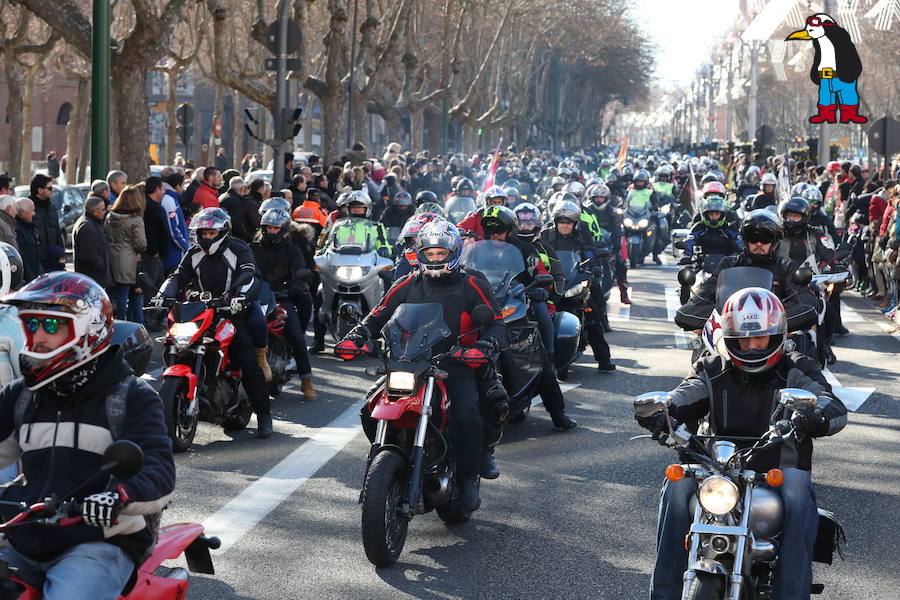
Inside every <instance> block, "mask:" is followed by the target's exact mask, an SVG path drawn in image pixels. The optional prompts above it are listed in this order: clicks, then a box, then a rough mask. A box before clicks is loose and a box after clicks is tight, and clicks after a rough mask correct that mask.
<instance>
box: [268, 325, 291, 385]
mask: <svg viewBox="0 0 900 600" xmlns="http://www.w3.org/2000/svg"><path fill="white" fill-rule="evenodd" d="M266 360H267V361H268V362H269V368H271V369H272V381H270V382H269V383H268V384H266V387H267V388H268V392H269V395H270V396H272V397H275V396H277V395H278V394H280V393H281V388H283V387H284V384H285V383H287V379H288V378H287V364H288V363H289V362H290V360H291V356H290V353H289V352H288V348H287V344H286V343H285V340H284V339H283V338H278V337H275V336H271V337H270V338H269V350H268V352H267V353H266Z"/></svg>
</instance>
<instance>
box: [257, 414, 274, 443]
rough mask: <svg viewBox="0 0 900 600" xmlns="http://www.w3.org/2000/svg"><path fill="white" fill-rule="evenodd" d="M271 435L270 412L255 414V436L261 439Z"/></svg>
mask: <svg viewBox="0 0 900 600" xmlns="http://www.w3.org/2000/svg"><path fill="white" fill-rule="evenodd" d="M270 435H272V413H270V412H266V413H261V414H257V415H256V437H258V438H259V439H261V440H264V439H266V438H267V437H269V436H270Z"/></svg>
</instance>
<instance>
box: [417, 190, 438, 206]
mask: <svg viewBox="0 0 900 600" xmlns="http://www.w3.org/2000/svg"><path fill="white" fill-rule="evenodd" d="M426 202H434V203H435V204H437V203H438V197H437V195H436V194H435V193H434V192H432V191H431V190H422V191H421V192H419V193H418V194H416V206H422V205H423V204H425V203H426Z"/></svg>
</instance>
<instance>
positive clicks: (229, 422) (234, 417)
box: [222, 399, 253, 432]
mask: <svg viewBox="0 0 900 600" xmlns="http://www.w3.org/2000/svg"><path fill="white" fill-rule="evenodd" d="M252 416H253V409H252V408H250V402H249V401H248V400H247V399H242V400H241V403H240V405H239V406H238V407H237V408H236V409H235V411H234V412H233V413H232V414H230V415H228V416H227V417H223V418H222V429H224V430H225V431H228V432H233V431H243V430H244V429H246V428H247V424H248V423H250V417H252Z"/></svg>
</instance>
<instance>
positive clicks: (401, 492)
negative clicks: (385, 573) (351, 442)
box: [362, 450, 409, 567]
mask: <svg viewBox="0 0 900 600" xmlns="http://www.w3.org/2000/svg"><path fill="white" fill-rule="evenodd" d="M408 472H409V463H408V462H407V460H406V458H405V457H403V456H401V455H400V453H399V452H396V451H394V450H384V451H382V452H379V453H378V454H377V455H376V456H375V458H374V459H373V460H372V464H371V466H370V467H369V472H368V474H366V481H365V484H364V485H363V502H362V542H363V549H365V551H366V558H368V559H369V562H371V563H372V564H373V565H375V566H376V567H389V566H391V565H393V564H394V563H395V562H397V559H398V558H400V553H401V552H402V551H403V545H404V544H405V543H406V534H407V530H408V528H409V519H408V518H406V517H405V516H404V515H402V514H401V513H400V507H401V506H402V505H403V501H404V497H405V495H406V483H407V480H408V477H407V474H408Z"/></svg>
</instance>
